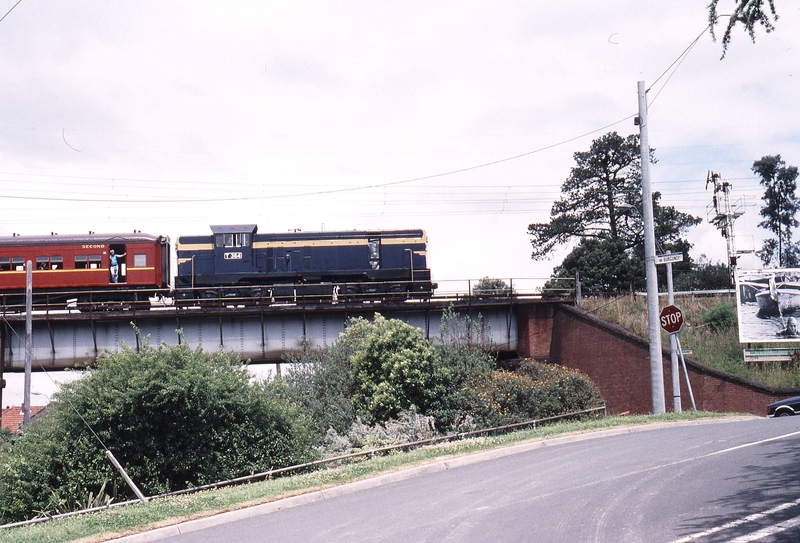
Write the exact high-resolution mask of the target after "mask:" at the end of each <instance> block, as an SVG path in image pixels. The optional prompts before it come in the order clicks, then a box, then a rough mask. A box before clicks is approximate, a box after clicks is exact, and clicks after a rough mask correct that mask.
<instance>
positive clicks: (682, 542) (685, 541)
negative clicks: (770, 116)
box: [671, 432, 800, 543]
mask: <svg viewBox="0 0 800 543" xmlns="http://www.w3.org/2000/svg"><path fill="white" fill-rule="evenodd" d="M796 435H800V432H792V433H790V434H783V435H780V436H776V437H771V438H768V439H762V440H761V441H753V442H751V443H745V444H744V445H737V446H736V447H730V448H728V449H722V450H720V451H715V452H712V453H708V454H704V455H701V456H696V457H694V458H687V459H685V460H679V461H677V462H675V464H679V463H683V462H687V461H693V460H699V459H701V458H709V457H711V456H716V455H718V454H723V453H728V452H731V451H736V450H739V449H744V448H746V447H752V446H754V445H762V444H764V443H769V442H771V441H778V440H780V439H786V438H787V437H794V436H796ZM797 505H800V498H798V499H796V500H794V501H793V502H787V503H782V504H780V505H777V506H775V507H773V508H772V509H767V510H766V511H762V512H760V513H754V514H752V515H748V516H746V517H744V518H740V519H738V520H733V521H731V522H728V523H725V524H722V525H721V526H715V527H714V528H709V529H708V530H704V531H702V532H697V533H696V534H691V535H687V536H685V537H682V538H680V539H676V540H675V541H672V542H671V543H690V542H691V541H697V540H698V539H700V538H701V537H705V536H708V535H712V534H715V533H718V532H721V531H723V530H728V529H730V528H735V527H737V526H741V525H742V524H747V523H748V522H755V521H758V520H762V519H764V518H766V517H768V516H770V515H774V514H775V513H778V512H780V511H783V510H784V509H788V508H790V507H795V506H797ZM790 522H791V523H793V524H791V525H789V526H785V527H783V528H781V529H780V530H778V531H775V532H770V533H765V534H764V535H761V536H759V537H758V538H756V539H735V540H734V541H735V542H736V543H744V542H746V541H757V540H758V539H761V538H763V537H767V536H768V535H771V534H773V533H779V532H782V531H784V530H786V529H788V528H791V527H793V526H795V525H797V524H800V517H797V518H795V519H792V520H790V521H786V522H783V523H779V524H776V525H775V526H772V527H770V528H765V529H764V530H770V529H774V528H776V527H778V526H784V525H785V524H787V523H790ZM764 530H761V531H764ZM761 531H760V532H761ZM760 532H754V534H758V533H760ZM754 534H750V535H754ZM743 537H750V536H743ZM730 543H733V542H730Z"/></svg>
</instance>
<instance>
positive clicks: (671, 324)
mask: <svg viewBox="0 0 800 543" xmlns="http://www.w3.org/2000/svg"><path fill="white" fill-rule="evenodd" d="M659 318H660V319H661V328H663V329H664V331H665V332H669V333H670V334H675V333H678V332H680V331H681V328H683V311H681V309H680V308H679V307H678V306H677V305H668V306H667V307H665V308H664V309H662V310H661V314H660V315H659Z"/></svg>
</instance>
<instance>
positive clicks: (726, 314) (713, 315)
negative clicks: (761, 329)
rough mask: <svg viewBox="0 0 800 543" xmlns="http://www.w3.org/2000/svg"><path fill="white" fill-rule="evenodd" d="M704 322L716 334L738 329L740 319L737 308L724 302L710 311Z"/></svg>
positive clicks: (703, 318) (704, 317) (706, 314)
mask: <svg viewBox="0 0 800 543" xmlns="http://www.w3.org/2000/svg"><path fill="white" fill-rule="evenodd" d="M702 320H703V322H704V323H705V324H707V325H708V326H710V327H711V329H712V330H713V331H714V332H724V331H726V330H731V329H733V328H735V327H736V325H737V323H738V319H737V316H736V308H734V307H733V304H732V303H730V302H722V303H719V304H717V305H715V306H714V307H712V308H711V309H709V310H708V311H707V312H706V313H705V315H703V317H702Z"/></svg>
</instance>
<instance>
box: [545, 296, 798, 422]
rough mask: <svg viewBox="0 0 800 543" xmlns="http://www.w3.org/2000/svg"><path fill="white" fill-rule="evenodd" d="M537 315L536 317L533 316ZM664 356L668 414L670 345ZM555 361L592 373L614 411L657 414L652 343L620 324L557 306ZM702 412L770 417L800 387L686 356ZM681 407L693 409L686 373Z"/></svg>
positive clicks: (553, 344) (553, 342)
mask: <svg viewBox="0 0 800 543" xmlns="http://www.w3.org/2000/svg"><path fill="white" fill-rule="evenodd" d="M532 316H533V315H532ZM665 347H666V348H665V349H664V354H663V357H662V360H663V363H664V365H663V367H664V389H665V398H666V400H665V401H666V406H667V411H672V407H673V397H672V378H671V375H672V373H671V369H670V356H669V343H666V345H665ZM549 354H550V360H551V361H553V362H555V363H557V364H561V365H564V366H567V367H570V368H574V369H577V370H580V371H581V372H583V373H585V374H586V375H588V376H589V377H590V378H591V379H592V381H593V382H594V383H595V385H596V386H597V387H598V389H599V390H600V393H601V394H602V395H603V398H605V400H606V405H607V407H608V410H609V412H610V413H622V412H626V411H627V412H630V413H631V414H641V413H650V412H652V397H651V388H650V351H649V347H648V342H647V341H646V340H644V339H642V338H640V337H638V336H635V335H633V334H631V333H629V332H628V331H627V330H625V329H623V328H620V327H619V326H616V325H613V324H610V323H608V322H605V321H603V320H600V319H598V318H596V317H594V316H593V315H590V314H588V313H585V312H583V311H581V310H580V309H577V308H575V307H572V306H568V305H556V306H553V320H552V339H551V343H550V353H549ZM686 366H687V370H688V373H689V381H690V383H691V385H692V391H693V392H694V397H695V402H696V403H697V409H699V410H703V411H716V412H742V413H752V414H754V415H762V416H763V415H766V413H767V404H769V403H771V402H773V401H775V400H779V399H782V398H787V397H789V396H798V395H800V388H773V387H768V386H765V385H761V384H759V383H755V382H753V381H750V380H749V379H745V378H743V377H737V376H735V375H730V374H728V373H725V372H722V371H719V370H716V369H714V368H710V367H708V366H704V365H702V364H700V363H699V362H697V361H695V360H692V359H690V358H686ZM681 405H682V408H683V410H689V409H691V407H692V404H691V400H690V398H689V393H688V389H687V388H686V381H685V379H684V376H683V371H682V370H681Z"/></svg>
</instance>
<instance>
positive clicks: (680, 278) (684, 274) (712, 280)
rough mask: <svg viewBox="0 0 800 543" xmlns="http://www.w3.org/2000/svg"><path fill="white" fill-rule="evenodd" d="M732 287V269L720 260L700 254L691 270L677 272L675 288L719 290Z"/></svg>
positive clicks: (679, 289)
mask: <svg viewBox="0 0 800 543" xmlns="http://www.w3.org/2000/svg"><path fill="white" fill-rule="evenodd" d="M729 288H731V270H730V268H729V267H728V266H727V265H726V264H723V263H720V262H716V263H714V262H711V261H710V260H709V259H708V257H706V256H705V255H700V258H698V260H697V262H696V263H695V264H694V265H693V266H692V269H690V270H683V271H681V272H680V273H676V274H675V290H677V291H681V290H718V289H729Z"/></svg>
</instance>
